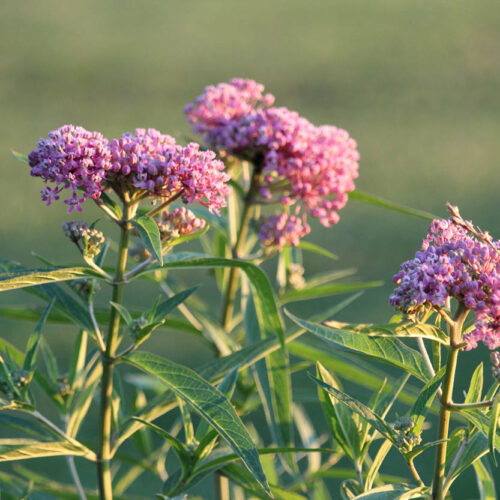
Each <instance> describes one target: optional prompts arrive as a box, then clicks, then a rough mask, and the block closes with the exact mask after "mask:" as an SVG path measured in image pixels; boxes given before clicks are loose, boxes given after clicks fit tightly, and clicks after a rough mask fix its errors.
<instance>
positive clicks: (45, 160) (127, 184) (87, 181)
mask: <svg viewBox="0 0 500 500" xmlns="http://www.w3.org/2000/svg"><path fill="white" fill-rule="evenodd" d="M28 159H29V164H30V166H31V175H33V176H37V177H41V178H42V179H43V180H44V181H45V182H50V183H53V184H55V187H54V188H53V187H50V186H47V187H46V188H44V189H43V190H42V199H43V200H44V201H46V202H47V204H48V205H50V204H51V203H52V201H54V200H57V199H58V198H59V193H60V192H61V191H62V190H63V189H71V191H72V195H71V197H70V198H69V199H68V200H66V201H65V203H67V204H68V205H69V209H68V212H71V211H73V210H75V209H76V210H78V211H81V210H82V204H83V202H84V201H85V200H87V199H89V198H93V199H96V200H97V199H99V198H100V197H101V195H102V192H103V191H105V190H106V189H112V190H114V191H115V192H116V193H117V194H118V195H119V196H123V195H124V193H125V192H127V193H132V192H135V193H139V194H141V195H143V197H152V198H165V199H172V198H174V197H175V198H177V197H179V198H180V199H181V200H182V201H183V202H184V203H194V202H199V203H201V204H202V205H204V206H206V207H207V208H208V209H209V210H210V211H211V212H215V213H219V210H220V208H221V207H224V206H225V204H226V201H225V198H226V196H227V194H228V187H227V186H226V182H227V181H228V180H229V176H228V175H227V174H226V173H225V172H224V164H223V163H222V162H221V161H220V160H217V159H215V153H214V152H213V151H201V150H200V147H199V145H198V144H196V143H190V144H188V145H187V146H185V147H184V146H180V145H177V144H176V142H175V139H174V138H173V137H170V136H169V135H164V134H161V133H160V132H159V131H157V130H155V129H148V130H145V129H137V130H136V131H135V133H131V132H126V133H125V134H123V136H122V137H121V138H120V139H113V140H111V141H108V140H107V139H106V138H104V137H103V136H102V134H100V133H99V132H89V131H87V130H85V129H83V128H81V127H74V126H72V125H65V126H63V127H61V128H59V129H57V130H54V131H52V132H50V133H49V137H48V139H40V141H39V143H38V146H37V149H36V150H34V151H32V152H31V153H30V154H29V157H28ZM80 193H81V194H80Z"/></svg>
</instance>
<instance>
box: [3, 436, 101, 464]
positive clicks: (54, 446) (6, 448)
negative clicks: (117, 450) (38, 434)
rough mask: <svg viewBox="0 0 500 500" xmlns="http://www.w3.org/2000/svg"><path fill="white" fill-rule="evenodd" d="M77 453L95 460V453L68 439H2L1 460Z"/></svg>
mask: <svg viewBox="0 0 500 500" xmlns="http://www.w3.org/2000/svg"><path fill="white" fill-rule="evenodd" d="M61 455H75V456H81V457H85V458H88V459H89V460H94V459H95V455H94V453H93V452H92V451H90V450H89V449H88V448H86V447H85V446H83V445H77V444H73V443H70V442H68V441H52V442H45V441H37V440H35V439H17V438H16V439H0V462H9V461H12V460H25V459H28V458H40V457H56V456H61Z"/></svg>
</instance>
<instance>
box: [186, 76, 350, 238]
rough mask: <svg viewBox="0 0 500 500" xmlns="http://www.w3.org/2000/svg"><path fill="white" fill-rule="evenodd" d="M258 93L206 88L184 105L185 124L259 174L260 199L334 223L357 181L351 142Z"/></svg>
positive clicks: (237, 87) (242, 85)
mask: <svg viewBox="0 0 500 500" xmlns="http://www.w3.org/2000/svg"><path fill="white" fill-rule="evenodd" d="M263 91H264V87H263V86H262V85H260V84H258V83H256V82H254V81H253V80H242V79H233V80H231V81H230V82H229V83H221V84H219V85H217V86H210V87H207V88H206V89H205V91H204V93H203V94H202V95H201V96H199V97H197V98H196V99H195V101H194V102H193V103H192V104H189V105H188V106H186V108H185V112H186V114H187V117H188V122H189V123H191V124H192V125H193V130H194V131H195V132H197V133H200V134H202V135H203V137H204V140H205V141H206V142H207V144H208V145H210V147H213V148H214V149H217V150H219V151H224V152H226V153H229V154H232V155H236V156H239V157H240V158H243V159H246V160H250V161H252V162H253V163H254V165H255V168H259V169H260V170H261V171H262V173H263V180H262V185H261V186H260V191H259V193H260V196H261V197H262V198H263V199H264V200H267V201H268V202H279V203H281V204H282V205H283V206H290V205H296V206H297V213H298V212H299V211H300V210H303V211H304V213H308V214H310V215H311V216H312V217H315V218H318V219H319V221H320V222H321V224H323V225H324V226H326V227H328V226H330V225H331V224H336V223H337V222H338V221H339V216H338V211H339V210H340V209H341V208H343V207H344V205H345V204H346V202H347V199H348V195H347V193H349V192H350V191H352V190H354V179H355V178H356V177H357V176H358V160H359V153H358V151H357V149H356V148H357V146H356V142H355V141H354V140H353V139H352V138H350V137H349V134H348V133H347V132H346V131H345V130H341V129H338V128H336V127H331V126H320V127H316V126H314V125H313V124H312V123H310V122H309V121H308V120H306V119H305V118H303V117H301V116H300V115H299V114H298V113H296V112H294V111H290V110H289V109H287V108H284V107H272V106H271V105H272V104H273V102H274V97H273V96H271V95H270V94H264V93H263ZM297 213H296V215H297ZM273 221H275V222H276V221H277V219H273ZM268 227H269V226H268ZM276 231H277V232H279V229H277V230H276ZM264 241H266V240H264Z"/></svg>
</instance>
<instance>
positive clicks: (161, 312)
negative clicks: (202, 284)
mask: <svg viewBox="0 0 500 500" xmlns="http://www.w3.org/2000/svg"><path fill="white" fill-rule="evenodd" d="M198 288H199V286H193V287H192V288H188V289H187V290H183V291H182V292H179V293H176V294H175V295H173V296H172V297H169V298H168V299H167V300H164V301H163V302H160V303H159V304H158V306H157V307H156V311H155V315H154V319H153V321H154V322H156V321H162V320H164V319H165V317H166V316H168V315H169V314H170V313H171V312H172V311H173V310H174V309H175V308H176V307H177V306H178V305H180V304H182V303H183V302H184V301H185V300H186V299H187V298H188V297H189V296H190V295H191V294H192V293H194V292H195V291H196V290H197V289H198Z"/></svg>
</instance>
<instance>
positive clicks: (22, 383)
mask: <svg viewBox="0 0 500 500" xmlns="http://www.w3.org/2000/svg"><path fill="white" fill-rule="evenodd" d="M10 380H11V382H12V385H13V386H14V387H15V388H16V389H23V388H24V387H26V385H27V384H28V382H29V380H28V373H27V372H26V371H25V370H17V371H15V372H12V373H10ZM0 392H1V393H3V394H4V395H5V396H6V397H7V399H9V400H12V399H15V398H16V394H14V393H13V392H12V390H11V388H10V387H9V384H8V383H7V381H5V380H4V379H3V378H2V377H0Z"/></svg>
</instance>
